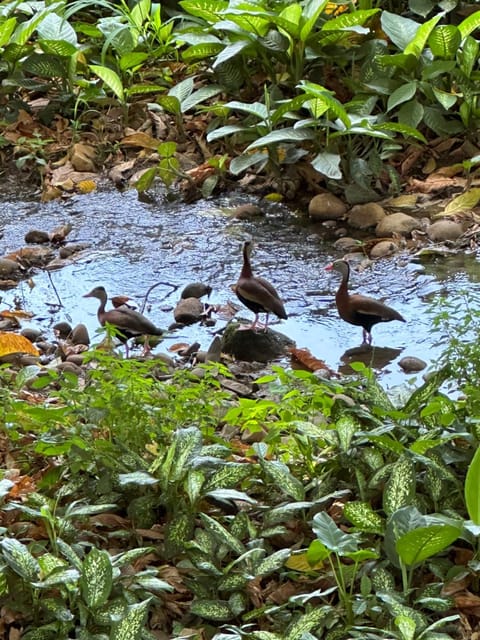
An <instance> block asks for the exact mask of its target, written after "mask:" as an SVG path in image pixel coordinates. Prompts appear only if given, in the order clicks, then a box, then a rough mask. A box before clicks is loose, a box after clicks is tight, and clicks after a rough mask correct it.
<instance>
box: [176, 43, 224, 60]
mask: <svg viewBox="0 0 480 640" xmlns="http://www.w3.org/2000/svg"><path fill="white" fill-rule="evenodd" d="M223 48H224V47H223V44H220V43H215V42H203V43H199V44H193V45H192V46H191V47H188V48H187V49H185V50H184V51H182V54H181V55H182V59H183V60H185V62H193V61H194V60H207V59H208V58H213V57H214V56H217V55H218V54H219V53H220V51H222V50H223Z"/></svg>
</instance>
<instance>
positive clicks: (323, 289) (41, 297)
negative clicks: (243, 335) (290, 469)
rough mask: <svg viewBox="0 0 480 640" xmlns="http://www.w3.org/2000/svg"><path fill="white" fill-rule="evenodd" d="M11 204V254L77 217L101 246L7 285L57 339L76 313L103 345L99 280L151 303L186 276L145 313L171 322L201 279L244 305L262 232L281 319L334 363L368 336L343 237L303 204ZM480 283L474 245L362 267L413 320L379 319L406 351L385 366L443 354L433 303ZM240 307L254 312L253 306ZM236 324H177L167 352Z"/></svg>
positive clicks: (7, 223)
mask: <svg viewBox="0 0 480 640" xmlns="http://www.w3.org/2000/svg"><path fill="white" fill-rule="evenodd" d="M0 202H1V206H2V210H3V213H2V217H1V219H0V231H3V236H2V237H1V238H0V255H4V254H6V253H8V252H10V251H13V250H15V249H18V248H20V247H23V246H25V242H24V235H25V233H26V232H27V231H29V230H31V229H40V230H45V231H50V230H52V229H53V228H54V227H56V226H58V225H60V224H64V223H67V222H70V223H71V224H72V225H73V229H72V231H71V232H70V234H69V236H68V238H67V240H68V242H69V243H75V242H82V243H83V242H86V243H88V244H89V247H90V248H89V249H88V250H87V251H84V252H82V253H81V254H77V255H74V256H73V258H72V261H71V262H70V264H67V265H66V266H64V267H62V268H61V269H57V270H49V271H48V272H47V271H43V270H36V271H35V273H34V275H33V284H34V286H33V287H32V286H31V285H32V282H27V281H24V282H22V283H20V284H19V286H18V287H17V288H15V289H10V290H8V291H2V292H0V297H1V303H0V309H2V308H5V307H7V308H10V307H12V306H13V305H14V301H15V299H18V300H19V301H20V302H21V305H22V307H23V308H24V309H26V310H28V311H31V312H32V313H33V314H35V317H34V318H33V319H32V320H31V321H29V322H28V323H26V325H27V324H28V325H30V326H35V327H38V328H42V329H43V330H44V331H45V334H46V336H47V338H50V339H53V330H52V326H53V325H54V324H55V323H56V322H59V321H62V320H67V321H69V322H70V323H71V324H72V325H75V324H77V323H80V322H83V323H85V324H86V325H87V327H88V329H89V331H90V335H91V337H92V338H93V342H95V331H96V329H97V328H98V323H97V319H96V309H97V301H96V300H94V299H83V298H82V295H83V294H84V293H87V292H88V291H90V290H91V289H92V288H93V287H94V286H97V285H103V286H105V288H106V289H107V292H108V294H109V296H113V295H119V294H125V295H128V296H130V297H131V298H133V299H134V300H136V301H137V302H138V303H139V304H140V305H142V303H143V299H144V296H145V294H146V292H147V290H148V289H149V288H150V287H151V286H152V285H153V284H155V283H158V282H162V283H171V284H172V285H175V287H176V288H175V289H173V286H172V287H169V286H167V285H166V284H165V285H159V286H157V287H155V288H154V289H153V290H152V291H151V293H150V295H149V296H148V300H147V306H146V308H145V313H146V315H148V316H149V317H150V318H151V319H152V320H153V321H154V322H155V323H156V324H157V325H158V326H160V327H167V326H168V325H170V324H171V323H172V322H173V313H172V312H173V308H174V306H175V304H176V302H177V300H178V298H179V296H180V292H181V290H182V288H183V287H184V286H185V285H186V284H188V283H190V282H195V281H203V282H206V283H208V284H210V285H211V286H212V288H213V292H212V295H211V296H210V301H211V302H212V304H224V303H226V302H227V301H229V300H230V301H231V302H233V303H235V304H237V305H238V306H240V307H241V304H240V303H239V301H238V300H237V299H236V297H235V295H234V293H232V291H231V289H230V285H231V284H233V283H235V281H236V280H237V278H238V275H239V273H240V269H241V265H242V257H241V247H242V242H243V241H244V240H245V239H246V238H247V237H252V238H253V239H254V241H255V249H254V253H253V256H252V263H253V269H254V273H255V274H256V275H262V276H263V277H265V278H267V279H268V280H269V281H270V282H271V283H272V284H274V285H275V287H276V288H277V290H278V291H279V293H280V295H281V296H282V298H283V299H284V302H285V307H286V309H287V312H288V314H289V319H288V320H287V321H282V322H281V323H279V324H275V325H274V326H273V328H275V329H277V330H279V331H281V332H282V333H285V334H286V335H288V336H289V337H290V338H292V339H293V340H295V342H296V344H297V347H306V348H308V349H309V350H310V351H311V352H312V354H313V355H314V356H316V357H317V358H320V359H322V360H324V361H325V362H326V363H327V364H328V365H329V366H330V367H333V368H338V367H339V365H341V356H342V354H344V352H345V351H346V350H347V349H350V348H352V347H356V346H358V345H359V344H360V342H361V335H362V331H361V328H359V327H354V326H352V325H349V324H346V323H345V322H343V321H341V320H340V319H339V318H338V316H337V311H336V308H335V302H334V294H335V291H336V289H337V287H338V284H339V278H340V276H339V274H338V273H336V272H325V266H326V265H327V264H328V263H329V262H331V261H332V259H336V258H340V257H342V255H340V254H339V253H338V252H336V251H335V250H334V249H333V248H332V241H331V240H328V241H327V240H325V239H324V236H323V230H322V228H321V227H319V226H318V225H316V226H315V225H311V224H309V222H308V220H307V219H306V216H305V215H304V214H303V213H302V212H295V211H292V210H291V209H288V208H287V207H285V206H283V205H279V204H272V203H265V204H261V206H262V209H263V210H264V211H265V216H264V217H261V218H256V219H255V220H251V221H244V220H242V221H240V220H237V219H233V218H232V217H230V216H229V215H228V213H226V212H225V208H227V207H234V206H237V205H240V204H246V203H252V202H253V203H255V202H254V201H253V200H252V198H251V197H247V196H238V195H235V194H233V195H230V196H229V197H228V198H227V197H225V198H218V199H216V200H208V201H201V202H197V203H194V204H188V205H186V204H184V203H181V202H174V203H168V202H165V201H164V200H162V199H159V201H158V202H153V203H144V202H141V201H139V199H138V197H137V194H136V192H135V191H134V190H130V191H127V192H125V193H120V192H118V191H112V190H105V191H102V190H99V191H97V192H94V193H92V194H89V195H84V196H74V197H72V198H70V199H68V200H65V201H53V202H50V203H46V204H42V203H38V202H36V201H32V200H30V201H29V200H24V199H22V198H21V197H20V196H17V197H15V198H12V197H11V196H8V197H7V196H4V197H3V199H1V198H0ZM255 204H256V203H255ZM479 282H480V270H479V269H478V262H477V259H476V257H475V255H473V254H472V255H464V254H463V253H462V254H457V255H455V256H451V257H448V258H446V257H437V258H428V259H427V261H426V262H425V261H422V262H420V261H417V260H415V259H414V260H412V259H411V256H409V255H408V254H404V255H402V254H400V255H398V256H396V257H394V258H390V259H384V260H380V261H377V262H375V263H374V264H373V265H372V266H371V268H367V269H365V270H363V271H362V272H358V271H353V272H352V276H351V280H350V290H351V291H357V292H361V293H364V294H366V295H370V296H372V297H375V298H380V299H382V300H384V301H385V302H386V303H387V304H389V305H390V306H393V307H394V308H395V309H397V310H398V311H399V312H400V313H401V314H402V315H403V316H404V317H405V318H406V320H407V322H406V323H401V322H391V323H385V324H383V325H382V324H380V325H376V326H375V327H374V328H373V344H374V345H375V346H377V347H388V348H392V349H397V350H399V352H398V355H396V354H395V353H394V355H396V357H395V358H394V359H393V360H391V361H390V362H388V363H386V364H385V366H384V367H383V369H382V370H381V372H380V376H381V380H382V383H383V384H384V385H386V386H391V385H396V384H400V383H403V382H405V381H406V380H408V379H410V378H411V377H412V376H409V375H406V374H404V373H403V372H402V371H401V369H400V367H399V366H398V360H399V359H400V358H401V357H403V356H407V355H408V356H417V357H420V358H422V359H424V360H426V361H427V362H428V363H432V362H435V360H436V359H437V358H438V355H439V354H440V353H441V351H442V346H441V345H438V344H436V343H437V340H438V335H437V334H435V333H432V330H431V326H432V313H433V311H434V308H435V307H434V306H433V304H432V303H433V301H434V300H435V299H436V298H437V296H440V295H442V296H448V298H449V299H451V300H452V301H457V299H458V302H459V303H461V302H462V294H461V292H462V291H464V290H466V289H467V288H468V289H469V290H472V289H473V288H475V289H477V290H478V287H479V286H480V285H479ZM239 315H241V316H242V317H245V318H247V319H250V318H252V314H251V312H250V311H248V310H246V309H245V310H244V309H242V310H241V311H240V313H239ZM225 322H226V320H220V319H219V320H218V321H217V324H216V326H215V327H213V328H209V329H207V328H205V327H200V326H199V325H194V326H190V327H185V328H184V329H181V330H177V331H176V332H175V333H174V334H173V335H172V336H171V337H168V338H167V339H166V340H165V342H164V344H163V346H162V347H161V350H166V349H168V346H169V344H172V343H173V342H188V343H191V342H193V341H195V340H197V341H198V342H200V343H201V348H202V349H205V348H207V347H208V345H209V343H210V341H211V340H212V337H213V335H214V333H215V332H216V331H218V330H219V329H221V327H222V326H223V325H224V324H225ZM26 325H25V326H26ZM382 351H383V350H382ZM374 364H378V362H376V363H374ZM417 376H418V377H421V374H417Z"/></svg>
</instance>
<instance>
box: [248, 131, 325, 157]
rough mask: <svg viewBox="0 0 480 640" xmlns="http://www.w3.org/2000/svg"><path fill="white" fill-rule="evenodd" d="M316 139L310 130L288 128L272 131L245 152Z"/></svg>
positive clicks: (250, 145) (253, 143)
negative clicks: (272, 145)
mask: <svg viewBox="0 0 480 640" xmlns="http://www.w3.org/2000/svg"><path fill="white" fill-rule="evenodd" d="M314 137H315V134H314V133H313V131H311V130H310V129H294V128H293V127H287V128H285V129H278V130H277V131H271V132H270V133H267V135H265V136H262V137H260V138H258V140H255V142H252V143H251V144H249V145H248V147H247V148H246V149H245V151H246V152H248V151H250V149H257V148H258V147H267V146H268V145H270V144H280V143H289V142H304V141H305V140H313V139H314Z"/></svg>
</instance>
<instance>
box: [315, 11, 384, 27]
mask: <svg viewBox="0 0 480 640" xmlns="http://www.w3.org/2000/svg"><path fill="white" fill-rule="evenodd" d="M379 11H380V9H362V10H357V11H353V12H352V13H342V14H341V15H339V16H337V17H336V18H331V19H330V20H328V21H327V22H325V24H323V25H322V32H326V31H335V30H339V31H348V30H349V29H353V28H354V27H358V26H362V25H363V24H365V22H366V21H367V20H369V19H370V18H371V17H372V16H374V15H375V14H376V13H378V12H379Z"/></svg>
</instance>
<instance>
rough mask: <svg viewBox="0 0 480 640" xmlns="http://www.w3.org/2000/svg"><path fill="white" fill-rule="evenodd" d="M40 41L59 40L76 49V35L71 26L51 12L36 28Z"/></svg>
mask: <svg viewBox="0 0 480 640" xmlns="http://www.w3.org/2000/svg"><path fill="white" fill-rule="evenodd" d="M37 34H38V37H39V39H40V40H59V41H62V40H63V41H64V42H65V43H67V44H70V45H73V46H74V47H78V40H77V34H76V32H75V29H74V28H73V27H72V25H71V24H70V23H69V22H68V21H67V20H65V18H62V17H60V16H59V15H57V14H56V13H54V12H53V11H52V12H51V13H49V14H48V15H46V16H45V18H44V19H43V20H42V21H41V23H40V24H39V25H38V27H37Z"/></svg>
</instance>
